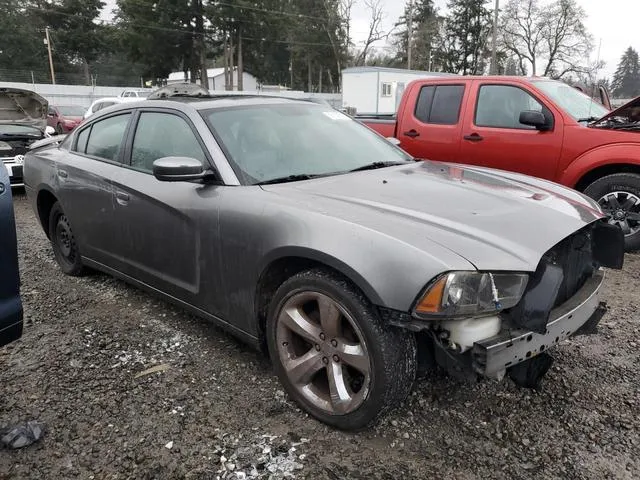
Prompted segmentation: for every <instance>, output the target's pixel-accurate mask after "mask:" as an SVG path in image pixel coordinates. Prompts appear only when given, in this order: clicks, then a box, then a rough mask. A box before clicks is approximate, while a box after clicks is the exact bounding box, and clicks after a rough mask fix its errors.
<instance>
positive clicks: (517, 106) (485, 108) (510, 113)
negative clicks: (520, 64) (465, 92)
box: [475, 85, 544, 130]
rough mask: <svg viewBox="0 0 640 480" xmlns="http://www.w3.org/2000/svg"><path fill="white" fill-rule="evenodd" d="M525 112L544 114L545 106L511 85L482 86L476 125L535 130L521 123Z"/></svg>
mask: <svg viewBox="0 0 640 480" xmlns="http://www.w3.org/2000/svg"><path fill="white" fill-rule="evenodd" d="M525 110H534V111H536V112H544V109H543V106H542V105H541V104H540V102H538V101H537V100H536V99H535V98H534V97H532V96H531V95H530V94H529V93H527V92H525V91H524V90H522V89H521V88H518V87H513V86H511V85H482V86H481V87H480V92H479V93H478V100H477V104H476V116H475V124H476V125H477V126H479V127H495V128H514V129H522V130H535V127H532V126H529V125H523V124H522V123H520V113H521V112H523V111H525Z"/></svg>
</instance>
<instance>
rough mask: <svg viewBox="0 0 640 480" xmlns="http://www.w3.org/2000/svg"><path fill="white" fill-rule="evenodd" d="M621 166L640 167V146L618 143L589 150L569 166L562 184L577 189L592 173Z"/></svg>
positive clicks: (561, 181) (561, 180)
mask: <svg viewBox="0 0 640 480" xmlns="http://www.w3.org/2000/svg"><path fill="white" fill-rule="evenodd" d="M619 164H622V165H624V164H626V165H638V166H640V144H638V143H632V142H627V143H616V144H611V145H603V146H601V147H596V148H594V149H592V150H589V151H588V152H585V153H583V154H582V155H580V156H579V157H578V158H576V159H575V160H574V161H573V162H571V163H570V164H569V165H568V166H567V168H566V169H565V170H564V171H563V172H562V174H561V176H560V183H561V184H563V185H567V186H569V187H574V188H575V186H576V185H577V184H578V182H579V181H580V179H581V178H582V177H584V176H585V175H586V174H587V173H589V172H590V171H592V170H595V169H596V168H599V167H604V166H606V165H619Z"/></svg>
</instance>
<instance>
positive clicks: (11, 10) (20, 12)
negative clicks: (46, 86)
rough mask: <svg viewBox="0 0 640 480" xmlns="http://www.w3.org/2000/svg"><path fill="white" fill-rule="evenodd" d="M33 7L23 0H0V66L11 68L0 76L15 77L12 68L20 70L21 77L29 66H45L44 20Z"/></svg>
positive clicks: (1, 77)
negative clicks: (21, 72) (36, 13)
mask: <svg viewBox="0 0 640 480" xmlns="http://www.w3.org/2000/svg"><path fill="white" fill-rule="evenodd" d="M34 11H35V10H34V9H33V8H31V4H30V3H29V2H28V1H26V0H0V70H11V72H8V71H5V72H0V79H1V80H13V81H15V77H14V75H15V74H16V73H15V70H23V71H24V75H25V78H20V80H24V81H30V78H29V79H27V75H28V76H30V75H29V73H28V72H29V71H30V70H37V71H43V72H48V70H49V69H48V64H47V62H48V60H47V50H46V47H45V45H44V44H43V39H44V24H43V23H42V22H41V20H40V18H39V17H38V16H36V15H34ZM46 76H47V77H48V76H49V75H48V73H47V74H46Z"/></svg>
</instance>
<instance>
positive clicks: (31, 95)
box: [0, 88, 49, 131]
mask: <svg viewBox="0 0 640 480" xmlns="http://www.w3.org/2000/svg"><path fill="white" fill-rule="evenodd" d="M48 108H49V103H48V102H47V101H46V100H45V99H44V98H43V97H41V96H40V95H38V94H37V93H35V92H32V91H30V90H22V89H20V88H0V125H7V124H11V125H28V126H32V127H36V128H38V129H40V130H42V131H44V130H45V128H46V126H47V111H48Z"/></svg>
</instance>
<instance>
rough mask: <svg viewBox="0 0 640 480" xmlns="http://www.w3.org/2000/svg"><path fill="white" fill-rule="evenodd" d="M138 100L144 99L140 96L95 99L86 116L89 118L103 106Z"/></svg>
mask: <svg viewBox="0 0 640 480" xmlns="http://www.w3.org/2000/svg"><path fill="white" fill-rule="evenodd" d="M137 100H142V98H139V97H106V98H99V99H98V100H95V101H94V102H93V103H92V104H91V106H90V107H89V109H88V110H87V111H86V112H85V114H84V118H89V117H90V116H91V115H93V114H94V113H96V112H97V111H99V110H102V109H103V108H107V107H110V106H112V105H116V104H118V103H125V102H135V101H137Z"/></svg>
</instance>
